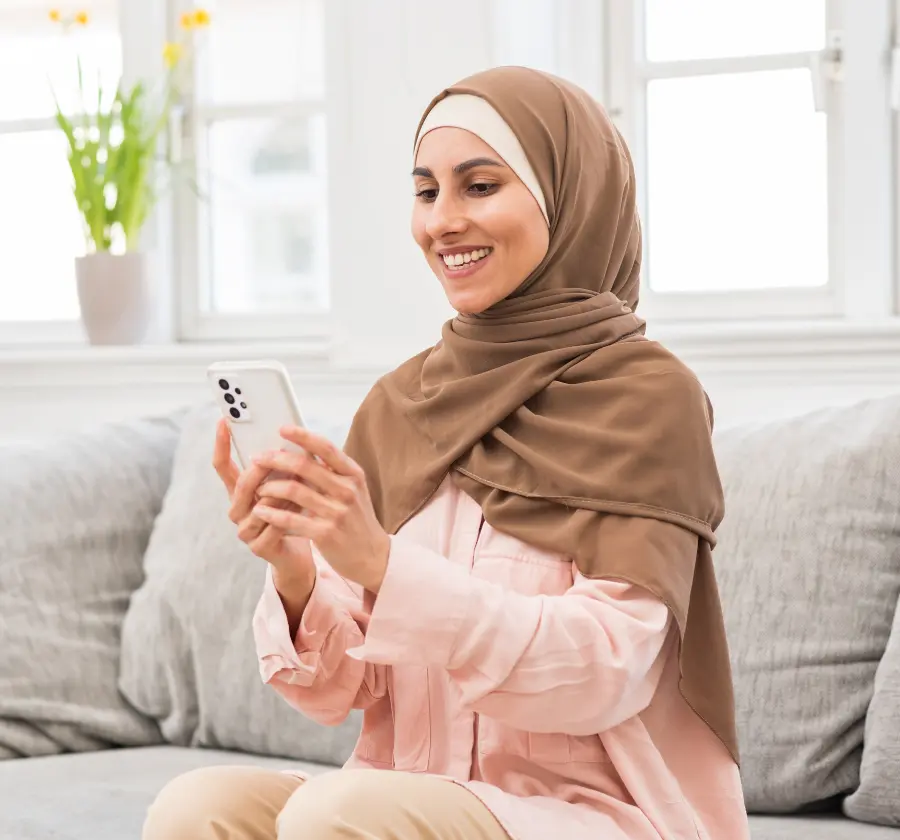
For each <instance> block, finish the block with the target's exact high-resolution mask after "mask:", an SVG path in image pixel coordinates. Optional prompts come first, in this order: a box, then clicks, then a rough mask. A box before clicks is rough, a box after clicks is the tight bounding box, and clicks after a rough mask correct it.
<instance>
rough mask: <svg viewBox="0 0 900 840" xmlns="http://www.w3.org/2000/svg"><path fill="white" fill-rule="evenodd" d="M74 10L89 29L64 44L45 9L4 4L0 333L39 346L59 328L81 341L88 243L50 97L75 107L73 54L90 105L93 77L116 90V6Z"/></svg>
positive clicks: (29, 1)
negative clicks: (81, 287)
mask: <svg viewBox="0 0 900 840" xmlns="http://www.w3.org/2000/svg"><path fill="white" fill-rule="evenodd" d="M78 9H79V10H84V11H86V12H87V14H88V17H89V20H90V26H86V27H83V28H81V27H79V26H78V25H75V27H74V31H73V32H72V33H71V35H70V36H68V37H64V36H63V34H62V29H61V26H60V25H54V24H53V23H52V22H51V21H50V20H49V19H48V17H47V7H45V6H43V5H42V4H39V3H35V2H33V0H0V80H2V84H0V183H2V184H3V201H2V202H0V321H2V322H4V325H5V326H6V327H7V328H8V329H6V330H0V335H2V334H3V333H4V332H5V333H9V334H11V335H15V336H16V337H17V338H21V337H25V336H26V335H30V336H32V337H34V338H36V339H40V338H42V337H44V336H45V335H47V333H48V330H47V329H42V328H41V327H50V328H52V327H55V326H56V325H58V324H63V325H64V326H65V327H66V328H67V329H66V331H65V334H66V336H67V337H75V336H77V331H76V330H75V326H76V325H75V323H74V321H75V319H76V318H77V316H78V300H77V293H76V288H75V267H74V258H75V257H76V256H78V255H80V254H83V253H84V248H85V243H84V236H83V233H82V228H81V221H80V217H79V215H78V213H77V210H76V207H75V203H74V200H73V198H72V194H71V190H70V187H69V182H70V176H69V171H68V164H67V163H66V144H65V140H64V137H63V135H62V134H61V133H60V132H59V131H58V130H57V128H56V124H55V122H54V120H53V113H54V103H53V93H52V91H55V92H56V94H57V96H58V97H59V101H60V103H61V104H62V106H63V107H64V108H66V109H67V110H76V109H77V108H79V107H80V103H79V97H78V87H77V72H76V49H77V50H78V51H79V52H80V54H81V56H82V60H83V74H84V76H83V77H84V84H85V97H86V99H87V100H88V101H89V102H92V101H94V100H95V99H96V95H97V94H96V90H97V86H96V79H97V77H98V74H99V75H100V77H102V78H103V79H104V80H105V82H108V83H111V84H114V83H115V80H116V79H117V78H118V77H119V75H120V73H121V43H120V38H119V32H118V20H117V3H116V2H115V0H91V2H87V3H84V4H80V5H79V7H78ZM63 12H64V14H65V15H66V16H68V15H71V14H74V13H75V10H74V9H66V8H65V7H63ZM51 85H52V87H51ZM29 322H40V323H39V324H37V325H34V324H30V323H29ZM26 327H28V329H27V330H26V329H25V328H26ZM50 332H56V330H53V329H51V330H50Z"/></svg>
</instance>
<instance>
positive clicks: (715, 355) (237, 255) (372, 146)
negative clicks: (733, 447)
mask: <svg viewBox="0 0 900 840" xmlns="http://www.w3.org/2000/svg"><path fill="white" fill-rule="evenodd" d="M898 12H900V2H898V3H895V2H893V0H852V2H851V0H827V2H826V0H752V1H751V0H456V2H455V3H454V4H448V3H441V2H434V1H433V0H215V1H214V2H210V3H208V4H205V5H203V6H202V7H200V6H197V5H195V4H192V3H184V2H182V0H80V2H79V3H77V4H68V5H58V6H51V5H43V4H42V3H40V2H38V1H37V0H0V394H2V400H0V405H2V410H0V443H2V442H4V441H9V440H13V439H22V438H30V437H39V436H46V435H53V434H57V433H58V432H59V430H61V429H64V428H66V429H70V428H73V427H79V428H81V427H87V426H90V425H92V424H95V423H97V422H99V421H102V420H112V419H119V418H125V417H131V416H137V415H141V414H145V413H152V412H162V411H167V410H169V409H170V408H172V407H174V406H177V405H180V404H183V403H186V402H190V401H192V400H194V399H199V398H202V397H203V396H204V395H205V392H204V388H205V382H204V378H203V371H204V369H205V367H206V365H207V364H209V363H210V362H213V361H217V360H220V359H235V358H258V357H265V358H272V357H273V358H278V359H280V360H282V361H284V362H285V363H286V364H287V365H288V367H289V368H290V369H291V372H292V375H293V376H294V377H295V381H296V385H297V390H298V392H299V395H300V398H301V401H303V402H304V403H305V404H307V405H309V406H310V410H311V411H312V412H313V413H315V414H318V415H323V414H336V415H340V416H342V417H343V416H346V415H348V414H351V413H352V411H353V409H354V408H355V406H356V405H357V404H358V402H359V400H360V399H361V397H362V396H363V395H364V393H365V391H366V389H367V388H368V387H369V386H370V385H371V383H372V382H373V381H374V380H375V378H377V376H379V375H380V374H381V373H383V372H384V371H386V370H388V369H390V368H391V367H392V366H394V365H396V364H397V363H398V362H400V361H402V360H403V359H404V358H406V357H407V356H409V355H412V354H413V353H415V352H418V350H420V349H421V348H423V347H425V346H427V345H429V344H432V343H433V342H434V341H435V340H436V339H437V337H438V334H439V329H440V325H441V323H442V321H443V320H444V319H446V318H447V317H449V316H450V314H451V313H450V311H449V310H448V308H447V304H446V302H445V301H444V300H443V296H442V294H441V292H440V289H439V287H438V285H437V282H436V281H435V280H434V278H433V277H432V276H431V274H430V272H429V270H428V268H427V266H426V265H425V263H424V261H423V260H422V258H421V255H420V254H419V253H418V252H417V250H416V249H415V247H414V245H413V243H412V240H411V237H410V235H409V211H410V206H411V201H412V196H411V184H410V178H409V170H410V168H411V150H412V142H413V132H414V130H415V126H416V123H417V120H418V118H419V116H420V114H421V112H422V109H423V108H424V107H425V106H426V105H427V104H428V102H429V101H430V99H431V97H432V96H433V95H434V94H436V93H437V92H438V91H439V90H440V89H441V88H442V87H443V86H446V85H448V84H450V83H452V82H454V81H456V80H457V79H459V78H460V77H462V76H465V75H467V74H469V73H471V72H474V71H476V70H479V69H483V68H486V67H490V66H493V65H497V64H524V65H528V66H533V67H537V68H540V69H543V70H548V71H550V72H553V73H556V74H559V75H562V76H564V77H567V78H569V79H572V80H573V81H575V82H577V83H578V84H580V85H582V86H583V87H585V88H586V89H587V90H588V91H590V92H591V93H592V94H593V95H594V96H595V97H596V98H597V99H598V100H599V101H601V102H602V103H603V104H604V105H605V107H606V108H607V109H608V110H609V112H610V114H611V115H612V117H613V118H614V120H615V122H616V123H617V125H618V126H619V127H620V129H621V130H622V132H623V133H624V135H625V137H626V139H627V140H628V142H629V145H630V147H631V149H632V152H633V156H634V160H635V166H636V169H637V177H638V183H639V189H640V203H641V214H642V218H643V220H644V226H645V234H646V235H645V252H644V272H643V293H642V300H641V306H640V311H641V312H642V314H643V315H644V316H645V317H646V318H647V319H648V322H649V333H650V334H651V335H652V336H653V337H655V338H659V339H660V340H662V341H664V342H665V343H666V344H668V345H669V346H670V347H671V348H672V349H673V350H675V351H676V352H678V353H680V354H681V355H682V356H683V358H684V359H685V360H686V361H687V362H688V364H690V365H691V366H692V367H693V368H694V369H695V370H696V371H697V372H698V374H699V375H700V376H701V378H702V380H703V382H704V384H705V385H706V386H707V388H708V389H709V391H710V393H711V394H712V396H713V399H714V402H715V404H716V407H717V415H718V418H719V422H720V423H723V424H730V423H733V422H738V421H744V420H748V419H757V418H758V419H766V418H769V417H774V416H779V415H785V414H791V413H796V412H800V411H805V410H807V409H809V408H812V407H815V406H818V405H823V404H834V403H842V402H847V401H852V400H855V399H858V398H859V397H862V396H866V395H870V394H881V393H889V392H892V391H896V390H898V389H900V320H898V318H897V314H898V313H897V300H898V295H897V289H898V272H897V255H896V245H895V243H896V239H897V236H896V233H897V230H898V224H900V221H898V218H897V212H896V206H897V200H896V199H897V195H898V188H900V179H898V176H897V166H896V157H897V155H896V148H897V145H896V143H897V136H896V125H895V123H896V111H895V108H896V106H897V104H898V101H900V75H898V72H897V71H898V69H900V66H898V63H897V56H898V53H897V52H896V50H895V49H894V47H893V45H894V40H895V35H894V32H895V19H896V17H897V15H898ZM136 85H140V86H141V87H142V89H143V90H144V93H145V96H144V98H143V99H140V100H139V102H138V104H139V105H140V106H141V107H140V109H138V110H139V113H138V117H139V118H140V119H138V120H136V123H137V124H138V126H139V127H138V128H137V129H135V132H136V136H137V137H138V140H141V141H142V142H144V145H145V146H148V147H149V146H152V155H150V156H149V158H148V160H149V163H148V164H147V167H146V169H147V172H146V177H145V178H144V180H143V181H141V180H140V178H136V176H134V173H133V171H132V170H128V171H127V172H126V171H125V170H124V168H123V164H122V161H123V159H125V157H126V156H125V154H124V152H123V151H122V149H125V148H130V146H128V143H129V142H130V139H129V138H130V136H131V135H130V134H129V131H130V129H129V128H128V127H127V126H125V125H121V124H120V123H123V122H124V120H123V114H125V113H126V112H125V111H124V110H123V107H127V106H128V105H129V102H130V100H128V95H129V94H130V93H131V92H133V91H134V89H135V86H136ZM117 89H118V90H119V92H120V98H119V100H118V101H117V98H116V90H117ZM61 118H62V119H61ZM66 124H68V125H69V126H70V127H71V128H72V132H73V135H72V136H67V133H66V131H65V125H66ZM151 125H152V126H153V127H155V128H158V129H159V130H158V132H156V133H153V134H152V136H151V132H150V130H149V129H148V128H147V126H151ZM140 126H144V129H143V131H144V134H141V130H142V129H141V128H140ZM73 158H74V162H73ZM115 166H119V168H120V170H122V172H124V174H121V172H120V174H119V175H117V176H116V178H118V180H116V181H115V183H113V184H110V183H109V181H111V180H113V178H112V175H111V173H112V170H113V169H114V168H115ZM132 169H133V167H132ZM79 179H94V180H95V181H97V183H98V184H99V186H98V189H99V192H95V193H94V195H95V198H94V200H93V204H91V199H90V198H88V199H85V198H84V195H85V194H88V193H90V189H89V187H90V184H88V185H87V186H85V185H84V184H81V193H79V190H78V189H76V190H74V191H73V183H75V184H77V183H78V181H79ZM101 181H103V183H102V184H100V182H101ZM129 190H132V191H133V192H134V194H135V195H137V196H139V197H140V198H141V200H142V202H143V205H145V206H146V213H145V214H144V215H143V216H141V218H140V219H139V221H138V222H135V223H134V224H132V225H131V226H130V227H129V223H128V222H127V220H126V218H125V217H126V215H127V214H126V213H125V211H124V210H122V209H121V208H122V206H124V201H125V197H126V195H127V194H128V191H129ZM97 195H100V196H101V198H100V199H99V203H104V202H105V203H106V204H107V205H108V206H107V207H106V209H105V211H104V212H106V216H105V222H103V223H101V234H100V235H96V228H91V223H90V219H91V218H92V217H91V214H92V213H94V214H95V215H96V212H97V210H98V206H97V205H98V200H97V199H96V196H97ZM116 196H118V199H117V198H116ZM116 200H118V201H119V204H120V211H121V212H120V211H116V212H118V213H119V215H118V217H117V216H116V213H115V212H113V209H112V208H114V206H115V202H116ZM104 224H105V228H104V226H103V225H104ZM89 229H90V230H93V231H94V235H93V236H92V235H91V233H90V230H89ZM86 231H87V233H86ZM103 231H105V232H103ZM124 254H131V255H132V256H134V257H135V260H126V259H122V257H123V255H124ZM98 256H99V257H100V259H97V257H98ZM106 257H115V258H119V259H112V260H110V259H106ZM92 284H93V285H92ZM104 284H106V285H104ZM110 284H112V285H110ZM129 289H130V290H131V291H128V292H127V293H126V291H123V290H129ZM123 296H124V297H123ZM120 298H121V299H120ZM123 324H124V326H123ZM110 335H112V338H110Z"/></svg>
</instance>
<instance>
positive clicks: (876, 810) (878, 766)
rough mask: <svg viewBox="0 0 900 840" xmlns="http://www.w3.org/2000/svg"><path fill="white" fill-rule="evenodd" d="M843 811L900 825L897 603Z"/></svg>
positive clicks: (899, 623) (899, 630)
mask: <svg viewBox="0 0 900 840" xmlns="http://www.w3.org/2000/svg"><path fill="white" fill-rule="evenodd" d="M844 811H845V812H846V813H847V814H849V815H850V816H852V817H853V818H855V819H858V820H865V821H867V822H874V823H880V824H882V825H893V826H900V607H898V609H897V611H896V612H895V613H894V626H893V628H892V629H891V638H890V641H889V642H888V646H887V650H886V651H885V653H884V657H883V658H882V660H881V662H880V664H879V665H878V671H877V673H876V674H875V696H874V697H873V698H872V703H871V704H870V706H869V713H868V715H867V716H866V735H865V748H864V750H863V757H862V768H861V772H860V784H859V789H858V790H857V791H856V792H855V793H853V795H852V796H850V797H849V798H848V799H847V800H846V801H845V803H844Z"/></svg>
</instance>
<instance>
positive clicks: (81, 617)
mask: <svg viewBox="0 0 900 840" xmlns="http://www.w3.org/2000/svg"><path fill="white" fill-rule="evenodd" d="M177 440H178V418H177V417H176V416H172V417H169V418H160V419H144V420H138V421H135V422H131V423H119V424H110V425H106V426H103V427H100V428H98V429H96V430H95V431H92V432H90V433H81V434H72V435H70V436H67V437H62V438H59V439H57V440H54V441H51V442H49V443H35V444H30V443H29V444H22V445H12V446H5V447H3V448H2V449H0V511H2V528H0V758H15V757H20V756H37V755H50V754H53V753H58V752H65V751H81V750H96V749H100V748H102V747H106V746H114V745H134V746H137V745H144V744H154V743H159V742H160V740H161V737H160V733H159V730H158V728H157V726H156V724H155V723H154V721H153V720H151V719H150V718H147V717H145V716H144V715H142V714H140V713H139V712H138V711H137V710H135V709H134V708H132V707H131V706H130V705H129V704H128V703H127V702H126V701H125V700H124V699H123V698H122V697H121V696H120V694H119V692H118V691H117V690H116V677H117V674H118V667H119V635H120V630H121V624H122V619H123V617H124V615H125V611H126V609H127V607H128V602H129V598H130V596H131V594H132V592H134V590H135V589H137V588H138V586H140V584H141V580H142V576H143V569H142V560H143V554H144V550H145V548H146V546H147V541H148V539H149V536H150V530H151V528H152V526H153V521H154V518H155V517H156V515H157V513H158V512H159V509H160V506H161V505H162V500H163V496H164V494H165V492H166V487H167V485H168V482H169V474H170V469H171V463H172V456H173V453H174V451H175V445H176V442H177Z"/></svg>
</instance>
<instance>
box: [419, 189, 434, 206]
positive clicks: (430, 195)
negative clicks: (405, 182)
mask: <svg viewBox="0 0 900 840" xmlns="http://www.w3.org/2000/svg"><path fill="white" fill-rule="evenodd" d="M413 195H415V197H416V198H418V199H419V201H427V202H429V203H430V202H432V201H434V200H435V199H436V198H437V190H434V189H425V190H418V192H415V193H413Z"/></svg>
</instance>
